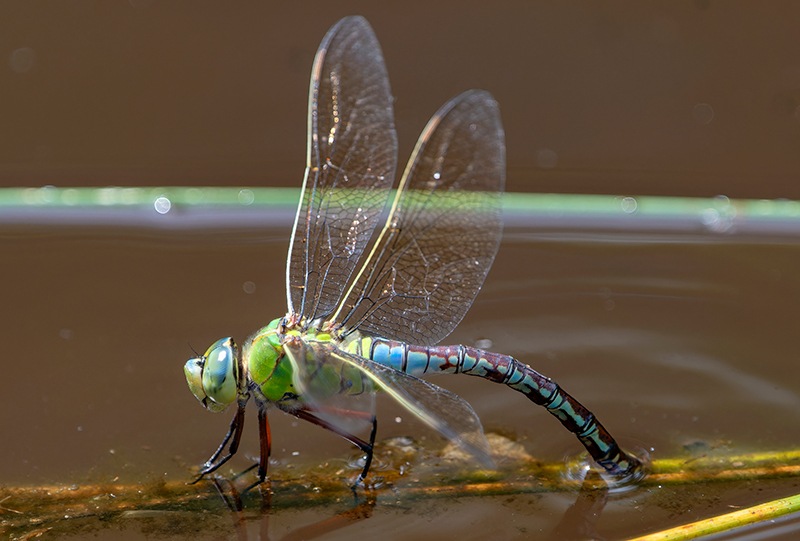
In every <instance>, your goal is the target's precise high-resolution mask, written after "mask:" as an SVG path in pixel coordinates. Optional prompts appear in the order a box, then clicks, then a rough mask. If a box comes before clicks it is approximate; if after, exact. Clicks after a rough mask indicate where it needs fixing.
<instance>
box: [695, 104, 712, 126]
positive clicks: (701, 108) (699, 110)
mask: <svg viewBox="0 0 800 541" xmlns="http://www.w3.org/2000/svg"><path fill="white" fill-rule="evenodd" d="M692 118H694V121H695V122H697V123H698V124H701V125H704V126H705V125H708V124H711V121H712V120H714V108H713V107H711V106H710V105H709V104H707V103H697V104H695V106H694V107H693V108H692Z"/></svg>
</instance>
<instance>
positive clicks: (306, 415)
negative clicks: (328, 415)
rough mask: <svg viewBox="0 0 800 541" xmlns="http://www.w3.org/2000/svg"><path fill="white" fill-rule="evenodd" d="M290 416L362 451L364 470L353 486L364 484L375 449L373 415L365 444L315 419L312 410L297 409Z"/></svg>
mask: <svg viewBox="0 0 800 541" xmlns="http://www.w3.org/2000/svg"><path fill="white" fill-rule="evenodd" d="M289 413H291V414H292V415H294V416H295V417H297V418H298V419H302V420H304V421H308V422H309V423H312V424H315V425H317V426H321V427H322V428H324V429H326V430H330V431H331V432H333V433H334V434H337V435H339V436H341V437H342V438H344V439H346V440H347V441H349V442H350V443H352V444H353V445H355V446H356V447H358V448H359V449H361V451H363V452H364V453H365V454H366V455H367V456H366V458H365V459H364V469H363V470H361V473H360V474H359V475H358V479H356V482H355V484H354V485H353V486H358V485H360V484H361V483H363V482H364V479H365V478H366V477H367V473H368V472H369V468H370V466H371V465H372V455H373V452H374V449H375V435H376V434H377V433H378V418H377V417H375V416H374V415H372V416H371V420H372V430H371V432H370V435H369V442H366V441H364V440H362V439H361V438H359V437H358V436H356V435H354V434H350V433H349V432H345V431H344V430H342V429H340V428H338V427H336V426H334V425H332V424H331V423H329V422H328V421H326V420H325V419H322V418H320V417H317V416H316V415H315V414H314V412H313V411H312V410H309V409H297V410H294V411H290V412H289Z"/></svg>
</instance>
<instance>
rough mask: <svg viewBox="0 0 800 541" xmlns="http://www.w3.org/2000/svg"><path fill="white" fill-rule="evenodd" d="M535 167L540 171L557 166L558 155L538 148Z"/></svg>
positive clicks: (550, 150) (549, 150) (547, 149)
mask: <svg viewBox="0 0 800 541" xmlns="http://www.w3.org/2000/svg"><path fill="white" fill-rule="evenodd" d="M536 165H537V166H539V167H541V168H542V169H553V168H554V167H555V166H556V165H558V154H557V153H556V151H555V150H552V149H549V148H540V149H539V150H537V151H536Z"/></svg>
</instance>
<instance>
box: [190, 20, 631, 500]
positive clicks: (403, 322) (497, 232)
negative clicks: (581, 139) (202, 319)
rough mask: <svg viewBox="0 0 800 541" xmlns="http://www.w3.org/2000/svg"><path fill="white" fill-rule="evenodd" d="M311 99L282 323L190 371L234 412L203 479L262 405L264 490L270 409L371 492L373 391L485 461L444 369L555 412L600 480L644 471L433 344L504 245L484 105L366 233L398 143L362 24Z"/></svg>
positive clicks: (527, 380)
mask: <svg viewBox="0 0 800 541" xmlns="http://www.w3.org/2000/svg"><path fill="white" fill-rule="evenodd" d="M309 94H310V95H309V109H308V148H307V165H306V173H305V178H304V180H303V189H302V195H301V199H300V204H299V206H298V210H297V216H296V218H295V223H294V230H293V232H292V237H291V242H290V245H289V254H288V261H287V265H286V291H287V301H288V306H289V311H288V313H287V315H286V316H284V317H281V318H279V319H275V320H274V321H272V322H271V323H269V325H267V326H266V327H264V328H262V329H260V330H259V331H257V332H256V333H255V334H254V335H253V336H252V337H250V338H249V339H248V340H247V341H246V342H245V344H244V347H243V348H242V350H241V351H240V350H239V348H238V347H237V345H236V344H235V343H234V341H233V339H231V338H223V339H221V340H219V341H217V342H216V343H214V344H213V345H212V346H211V347H210V348H209V349H208V351H206V353H205V354H204V355H203V356H201V357H198V358H195V359H191V360H189V361H188V362H187V363H186V365H185V368H184V370H185V373H186V379H187V381H188V384H189V388H190V390H191V391H192V393H193V394H194V395H195V396H196V397H197V399H198V400H200V402H201V403H202V404H203V405H204V406H205V407H206V408H207V409H209V410H211V411H215V412H220V411H222V410H224V409H226V408H227V407H228V406H230V405H231V404H233V403H234V402H235V403H236V405H237V411H236V415H235V416H234V418H233V421H232V422H231V425H230V429H229V431H228V433H227V435H226V436H225V438H224V439H223V441H222V443H221V445H220V446H219V448H218V449H217V451H216V452H215V453H214V454H213V455H212V456H211V458H209V459H208V461H207V462H206V463H205V464H204V465H203V466H202V468H201V470H200V476H199V477H198V479H200V478H202V477H203V476H204V475H206V474H208V473H211V472H213V471H215V470H216V469H217V468H219V467H220V466H221V465H222V464H224V463H225V462H227V461H228V460H229V459H230V458H231V457H232V456H233V455H234V454H235V453H236V451H237V449H238V447H239V441H240V439H241V434H242V429H243V426H244V413H245V406H246V405H247V402H248V401H249V399H250V398H253V400H254V401H255V403H256V405H257V407H258V421H259V430H260V442H261V448H260V462H259V467H258V481H259V482H261V481H263V480H264V479H265V478H266V475H267V464H268V459H269V454H270V431H269V424H268V421H267V409H268V408H269V407H270V406H271V405H274V406H276V407H277V408H278V409H280V410H282V411H284V412H286V413H289V414H290V415H294V416H295V417H298V418H300V419H303V420H306V421H310V422H312V423H314V424H316V425H319V426H322V427H324V428H326V429H328V430H331V431H333V432H335V433H336V434H338V435H340V436H342V437H343V438H345V439H347V440H349V441H350V442H352V443H353V444H354V445H356V446H357V447H358V448H359V449H361V450H362V451H363V452H364V453H365V455H366V457H365V460H364V467H363V470H362V471H361V473H360V475H359V477H358V480H357V481H356V484H358V483H360V482H362V481H363V480H364V478H365V476H366V475H367V472H368V471H369V467H370V463H371V460H372V454H373V447H374V442H375V434H376V430H377V420H376V417H375V414H374V397H375V394H376V392H381V393H383V394H385V395H388V396H390V397H392V398H393V399H394V400H396V401H397V402H398V403H399V404H401V405H402V406H403V407H404V408H406V409H407V410H409V411H410V412H411V413H413V414H414V415H415V416H416V417H418V418H419V419H421V420H422V421H424V422H425V423H427V424H428V425H429V426H431V427H432V428H434V429H435V430H437V431H438V432H440V433H441V434H442V435H444V436H446V437H447V438H449V439H450V440H452V441H453V442H455V443H457V444H458V445H459V446H461V447H462V448H463V449H465V450H466V451H468V452H469V453H470V454H471V455H473V456H474V457H475V458H477V459H478V460H479V461H480V462H481V463H483V464H485V465H490V464H491V458H490V455H489V449H488V444H487V442H486V439H485V437H484V435H483V429H482V427H481V423H480V420H479V419H478V417H477V415H476V414H475V412H474V411H473V409H472V407H471V406H470V405H469V404H468V403H467V402H466V401H464V400H463V399H461V398H460V397H458V396H456V395H455V394H453V393H451V392H449V391H447V390H445V389H442V388H440V387H438V386H436V385H433V384H432V383H429V382H427V381H424V380H422V379H419V378H418V376H420V375H423V374H426V373H435V372H446V373H462V374H470V375H473V376H480V377H482V378H486V379H488V380H490V381H494V382H497V383H503V384H505V385H507V386H509V387H511V388H512V389H515V390H517V391H520V392H522V393H524V394H525V395H526V396H527V397H528V398H530V399H531V400H532V401H533V402H535V403H536V404H539V405H542V406H544V407H546V408H547V410H548V411H549V412H550V413H552V414H553V415H555V416H556V417H557V418H558V420H559V421H561V423H562V424H563V425H564V426H565V427H566V428H567V429H568V430H569V431H570V432H572V433H574V434H575V435H576V436H577V437H578V439H579V440H580V441H581V443H582V444H583V445H584V446H585V447H586V449H587V450H588V451H589V453H590V454H591V456H592V457H593V459H594V460H595V461H596V462H597V463H598V464H599V465H600V466H602V467H603V468H604V469H605V470H606V472H608V473H609V474H611V475H613V476H616V477H619V478H626V477H628V476H630V475H631V474H632V473H634V472H636V471H637V470H638V469H639V466H640V464H639V461H638V460H637V459H636V458H635V457H633V456H631V455H629V454H627V453H625V452H624V451H623V450H621V449H620V447H619V446H618V445H617V443H616V442H615V441H614V439H613V438H612V437H611V435H610V434H609V433H608V432H607V431H606V430H605V428H603V426H602V425H601V424H600V423H599V422H598V420H597V419H596V418H595V417H594V415H593V414H592V413H591V412H589V411H588V410H587V409H586V408H585V407H583V406H582V405H581V404H580V403H579V402H578V401H577V400H575V399H574V398H572V397H571V396H570V395H568V394H567V393H566V392H564V391H563V390H561V389H560V388H559V386H558V385H557V384H556V383H555V382H553V381H552V380H550V379H549V378H547V377H545V376H543V375H541V374H539V373H538V372H536V371H535V370H533V369H532V368H530V367H529V366H527V365H526V364H523V363H521V362H520V361H518V360H516V359H514V358H513V357H510V356H508V355H501V354H497V353H491V352H488V351H482V350H479V349H476V348H473V347H468V346H461V345H456V346H436V345H435V344H437V343H438V342H439V341H440V340H442V339H443V338H444V337H446V336H447V335H448V334H450V332H451V331H452V330H453V329H454V328H455V326H456V325H457V324H458V322H459V321H460V320H461V319H462V318H463V316H464V314H465V313H466V311H467V309H468V308H469V307H470V305H471V304H472V302H473V300H474V298H475V295H476V294H477V293H478V291H479V290H480V288H481V286H482V285H483V281H484V278H485V277H486V273H487V272H488V271H489V268H490V267H491V264H492V261H493V260H494V257H495V254H496V252H497V249H498V245H499V243H500V237H501V229H502V224H501V221H500V196H501V193H502V190H503V184H504V179H505V141H504V134H503V128H502V124H501V121H500V114H499V110H498V106H497V103H496V102H495V101H494V99H493V98H492V97H491V95H489V94H488V93H487V92H484V91H479V90H472V91H468V92H465V93H463V94H461V95H459V96H457V97H455V98H453V99H452V100H450V101H449V102H447V103H446V104H445V105H444V106H443V107H442V108H441V109H439V111H438V112H437V113H436V114H435V115H434V116H433V118H432V119H431V120H430V121H429V122H428V125H427V126H426V127H425V129H424V130H423V132H422V134H421V135H420V138H419V140H418V141H417V144H416V147H415V148H414V151H413V153H412V155H411V158H410V160H409V162H408V165H407V166H406V170H405V172H404V173H403V175H402V178H401V180H400V184H399V186H398V188H397V191H396V195H395V196H394V199H393V201H392V203H391V206H390V209H389V211H388V218H386V220H385V222H384V224H383V227H382V229H380V231H379V232H378V233H377V234H373V233H374V232H376V230H377V225H378V223H379V220H380V219H381V217H382V215H385V213H384V207H385V206H386V202H387V200H388V199H389V197H390V195H391V188H392V183H393V179H394V176H395V168H396V161H397V140H396V135H395V128H394V113H393V110H392V95H391V92H390V89H389V80H388V76H387V74H386V68H385V66H384V62H383V57H382V54H381V51H380V46H379V45H378V41H377V39H376V37H375V35H374V34H373V32H372V29H371V28H370V26H369V24H368V23H367V22H366V20H365V19H363V18H361V17H348V18H345V19H342V20H341V21H339V22H338V23H337V24H336V25H335V26H334V27H333V28H331V30H330V31H328V34H327V35H326V36H325V38H324V39H323V41H322V43H321V45H320V47H319V50H318V51H317V55H316V58H315V60H314V65H313V69H312V74H311V84H310V92H309ZM412 344H413V345H412ZM360 431H361V432H363V434H367V433H368V434H369V435H368V437H367V438H366V439H364V438H362V437H360V436H358V435H356V434H357V433H360ZM226 446H227V452H225V454H224V455H223V452H224V451H225V448H226Z"/></svg>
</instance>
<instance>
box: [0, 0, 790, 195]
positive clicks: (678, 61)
mask: <svg viewBox="0 0 800 541" xmlns="http://www.w3.org/2000/svg"><path fill="white" fill-rule="evenodd" d="M356 13H358V14H362V15H364V16H366V17H367V18H368V19H369V21H370V22H371V23H372V25H373V27H374V28H375V31H376V33H377V35H378V38H379V39H380V41H381V43H382V45H383V50H384V54H385V57H386V61H387V64H388V68H389V74H390V77H391V82H392V87H393V91H394V93H395V95H396V97H397V102H396V114H397V119H398V120H397V125H398V130H399V137H400V141H401V148H400V150H401V162H402V161H404V160H405V157H406V156H408V153H409V152H410V150H411V148H412V145H413V142H414V140H415V138H416V136H417V134H418V133H419V131H420V130H421V128H422V127H423V126H424V124H425V122H426V120H427V119H428V117H429V116H430V115H431V114H432V113H433V112H434V111H435V110H436V109H437V108H438V106H439V105H440V104H441V103H443V102H444V101H445V100H446V99H448V98H449V97H450V96H452V95H454V94H456V93H458V92H460V91H462V90H465V89H467V88H473V87H480V88H485V89H487V90H489V91H491V92H492V93H493V94H494V95H495V97H496V98H497V99H498V100H499V102H500V104H501V107H502V112H503V117H504V122H505V126H506V134H507V145H508V165H509V182H508V189H509V191H525V192H585V193H612V194H618V193H625V194H669V195H698V196H712V195H716V194H724V195H727V196H730V197H748V198H760V197H765V198H775V197H789V198H800V182H799V179H800V152H799V151H800V33H799V32H798V21H800V3H798V2H795V1H791V0H786V1H769V2H752V1H732V0H725V1H721V0H720V1H714V0H695V1H685V2H679V1H664V2H634V1H631V2H603V3H595V2H589V1H579V2H529V1H505V2H492V3H490V2H486V1H482V2H452V1H451V2H434V1H424V2H419V1H412V2H403V3H389V4H387V3H378V2H326V3H321V2H299V3H290V2H208V1H191V2H189V1H184V2H163V1H158V0H127V1H123V0H119V1H110V0H108V1H97V2H89V1H71V2H59V1H42V2H37V1H30V0H24V1H10V0H5V1H3V2H2V4H0V26H1V29H0V57H2V60H3V63H2V64H0V185H2V186H39V185H44V184H54V185H56V186H83V185H107V184H115V185H132V186H138V185H144V186H146V185H260V186H270V185H275V186H297V185H299V183H300V180H301V174H302V167H303V159H304V155H305V149H304V147H305V133H304V131H305V106H306V93H307V86H308V75H309V72H310V68H311V61H312V58H313V54H314V51H315V50H316V47H317V45H318V43H319V41H320V39H321V38H322V36H323V35H324V33H325V31H326V30H327V29H328V27H329V26H330V25H332V24H333V23H334V22H335V21H336V20H337V19H339V18H340V17H342V16H344V15H348V14H356Z"/></svg>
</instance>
